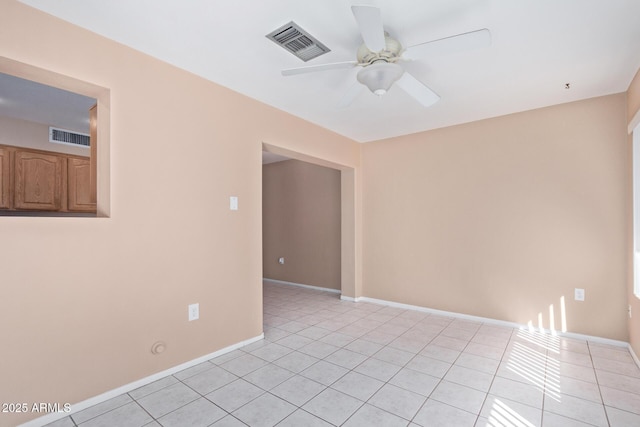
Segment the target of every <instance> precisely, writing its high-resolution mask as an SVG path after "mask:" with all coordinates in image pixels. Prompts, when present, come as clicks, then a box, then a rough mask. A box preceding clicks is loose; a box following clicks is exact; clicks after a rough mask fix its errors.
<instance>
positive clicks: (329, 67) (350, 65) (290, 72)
mask: <svg viewBox="0 0 640 427" xmlns="http://www.w3.org/2000/svg"><path fill="white" fill-rule="evenodd" d="M356 65H358V61H345V62H331V63H329V64H319V65H309V66H306V67H298V68H289V69H286V70H282V71H281V73H282V75H283V76H294V75H296V74H305V73H315V72H316V71H325V70H335V69H338V68H353V67H355V66H356Z"/></svg>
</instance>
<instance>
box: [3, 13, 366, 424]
mask: <svg viewBox="0 0 640 427" xmlns="http://www.w3.org/2000/svg"><path fill="white" fill-rule="evenodd" d="M0 56H3V57H6V58H9V59H11V60H14V61H19V62H23V63H26V64H30V65H33V66H35V67H40V68H43V69H47V70H52V71H54V72H56V73H60V74H62V75H65V76H70V77H73V78H75V79H79V80H82V81H86V82H89V83H92V84H94V85H97V86H100V87H104V88H107V89H109V90H110V104H111V111H110V119H111V126H110V128H109V129H105V130H104V131H105V132H106V134H110V142H109V144H108V145H109V146H110V159H106V160H109V161H110V165H111V166H110V171H109V170H107V172H110V174H111V179H110V194H107V195H106V196H105V195H104V194H103V195H102V198H100V197H101V196H100V194H99V200H98V202H99V203H100V202H101V200H102V202H103V203H104V201H105V197H106V199H108V196H110V204H109V208H110V217H108V218H7V217H4V218H2V220H1V221H0V236H2V237H1V241H2V245H0V290H1V291H2V298H0V346H1V348H2V360H1V363H0V401H1V402H72V403H74V402H78V401H81V400H83V399H87V398H89V397H92V396H95V395H98V394H100V393H103V392H105V391H108V390H112V389H114V388H116V387H119V386H122V385H124V384H127V383H129V382H132V381H135V380H138V379H140V378H143V377H145V376H148V375H151V374H153V373H156V372H159V371H162V370H164V369H168V368H170V367H173V366H176V365H178V364H180V363H183V362H186V361H189V360H192V359H194V358H197V357H199V356H202V355H206V354H209V353H211V352H214V351H216V350H219V349H221V348H224V347H226V346H228V345H231V344H234V343H237V342H240V341H242V340H245V339H248V338H251V337H255V336H258V335H260V333H261V332H262V292H261V289H262V288H261V284H262V281H261V278H262V274H261V273H262V255H261V251H262V248H261V234H262V230H261V175H262V168H261V160H260V158H261V151H262V143H263V142H265V141H266V142H269V143H271V144H273V145H275V146H281V147H285V148H286V149H288V150H292V151H296V152H300V153H304V154H305V155H309V156H314V157H315V158H319V159H326V160H327V161H330V162H334V163H337V164H341V165H345V167H348V168H353V170H355V171H356V173H358V174H359V173H360V172H359V170H360V166H359V161H360V159H359V149H360V148H359V147H360V146H359V144H357V143H355V142H353V141H351V140H348V139H346V138H343V137H340V136H338V135H336V134H334V133H331V132H328V131H325V130H322V129H320V128H318V127H317V126H314V125H312V124H310V123H308V122H305V121H302V120H299V119H296V118H294V117H292V116H290V115H287V114H285V113H282V112H280V111H277V110H275V109H273V108H270V107H267V106H265V105H263V104H260V103H258V102H256V101H253V100H250V99H248V98H246V97H244V96H241V95H238V94H237V93H234V92H232V91H230V90H228V89H225V88H222V87H220V86H218V85H215V84H213V83H211V82H208V81H206V80H203V79H201V78H198V77H195V76H194V75H192V74H190V73H187V72H184V71H181V70H178V69H176V68H174V67H172V66H169V65H167V64H164V63H162V62H160V61H157V60H155V59H152V58H150V57H148V56H146V55H143V54H140V53H138V52H135V51H133V50H131V49H128V48H125V47H123V46H121V45H118V44H117V43H114V42H111V41H108V40H106V39H104V38H101V37H99V36H97V35H94V34H91V33H89V32H86V31H84V30H81V29H79V28H77V27H74V26H72V25H69V24H67V23H64V22H62V21H60V20H57V19H55V18H52V17H50V16H48V15H45V14H43V13H41V12H38V11H36V10H34V9H31V8H29V7H27V6H25V5H22V4H21V3H18V2H17V1H13V0H10V1H4V2H2V6H1V11H0ZM3 64H4V65H3ZM0 65H3V66H4V68H3V69H2V70H0V71H1V72H7V73H9V74H12V72H11V71H12V70H11V67H8V66H7V65H6V61H5V62H4V63H0ZM35 74H36V77H37V74H38V73H37V72H35ZM31 78H32V79H33V76H31ZM247 121H250V122H251V126H247V125H246V122H247ZM107 131H108V132H107ZM99 138H100V136H99ZM103 142H104V140H103ZM98 159H99V163H100V162H101V161H102V162H103V163H102V164H103V165H104V161H105V159H102V160H101V159H100V153H99V155H98ZM106 164H107V165H108V164H109V162H107V163H106ZM103 172H104V171H103ZM104 178H105V173H102V174H100V175H99V184H100V179H103V180H104ZM357 191H359V190H354V194H355V196H354V197H355V199H356V200H358V199H359V194H357ZM232 195H235V196H238V197H239V202H240V210H239V211H237V212H232V211H230V210H229V196H232ZM358 262H359V261H358ZM195 302H198V303H200V320H198V321H194V322H188V321H187V305H188V304H190V303H195ZM157 340H164V341H165V342H166V343H167V350H166V351H165V352H164V353H163V354H161V355H158V356H154V355H152V354H151V352H150V348H151V345H152V344H153V343H154V342H155V341H157ZM35 416H37V414H30V415H26V416H18V415H9V414H0V426H9V425H15V424H17V423H20V422H22V421H25V420H26V419H27V418H32V417H35Z"/></svg>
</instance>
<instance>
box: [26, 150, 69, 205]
mask: <svg viewBox="0 0 640 427" xmlns="http://www.w3.org/2000/svg"><path fill="white" fill-rule="evenodd" d="M63 161H64V157H62V156H60V155H57V154H53V153H52V154H45V153H42V152H36V151H30V150H29V151H27V150H16V152H15V155H14V182H15V186H14V194H15V196H14V197H15V201H14V202H15V208H16V209H18V210H41V211H59V210H61V209H62V172H63V169H62V166H63Z"/></svg>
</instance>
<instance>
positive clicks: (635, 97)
mask: <svg viewBox="0 0 640 427" xmlns="http://www.w3.org/2000/svg"><path fill="white" fill-rule="evenodd" d="M639 112H640V70H638V72H637V73H636V76H635V77H634V79H633V81H632V82H631V85H630V86H629V89H628V90H627V119H628V121H629V124H630V125H631V126H638V124H639V123H638V122H637V121H636V122H634V123H632V121H633V119H634V118H636V115H637V114H639ZM636 120H637V118H636ZM631 143H632V142H631V136H630V137H629V146H631ZM629 164H630V165H631V164H632V163H631V159H629ZM629 167H631V166H629ZM628 223H629V227H630V228H629V235H631V233H632V230H633V219H632V214H631V212H630V213H629V220H628ZM630 240H632V239H630ZM632 254H633V241H630V242H629V256H630V258H629V270H628V274H629V275H628V277H629V280H628V298H629V306H630V307H631V312H632V314H633V316H632V317H631V318H630V319H629V325H628V327H629V343H630V344H631V347H632V348H633V351H634V352H635V354H636V355H637V356H639V357H640V299H639V298H638V297H637V296H635V295H634V293H633V255H632Z"/></svg>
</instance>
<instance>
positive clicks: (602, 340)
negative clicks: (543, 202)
mask: <svg viewBox="0 0 640 427" xmlns="http://www.w3.org/2000/svg"><path fill="white" fill-rule="evenodd" d="M340 299H343V300H345V301H354V302H369V303H372V304H378V305H386V306H389V307H395V308H402V309H405V310H414V311H421V312H423V313H429V314H437V315H439V316H446V317H454V318H457V319H464V320H470V321H474V322H482V323H487V324H490V325H496V326H505V327H509V328H520V329H529V326H528V325H523V324H521V323H516V322H508V321H506V320H497V319H491V318H488V317H480V316H472V315H469V314H463V313H455V312H451V311H443V310H436V309H434V308H427V307H421V306H417V305H410V304H403V303H399V302H393V301H386V300H381V299H376V298H369V297H358V298H351V297H344V296H342V297H340ZM535 330H536V331H540V328H535ZM543 332H544V333H547V334H555V335H557V336H560V337H566V338H574V339H579V340H585V341H591V342H595V343H600V344H608V345H613V346H616V347H628V346H629V343H627V342H625V341H618V340H612V339H609V338H602V337H595V336H591V335H583V334H576V333H573V332H560V331H550V330H548V329H543ZM636 360H637V359H636ZM639 366H640V365H639Z"/></svg>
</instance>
